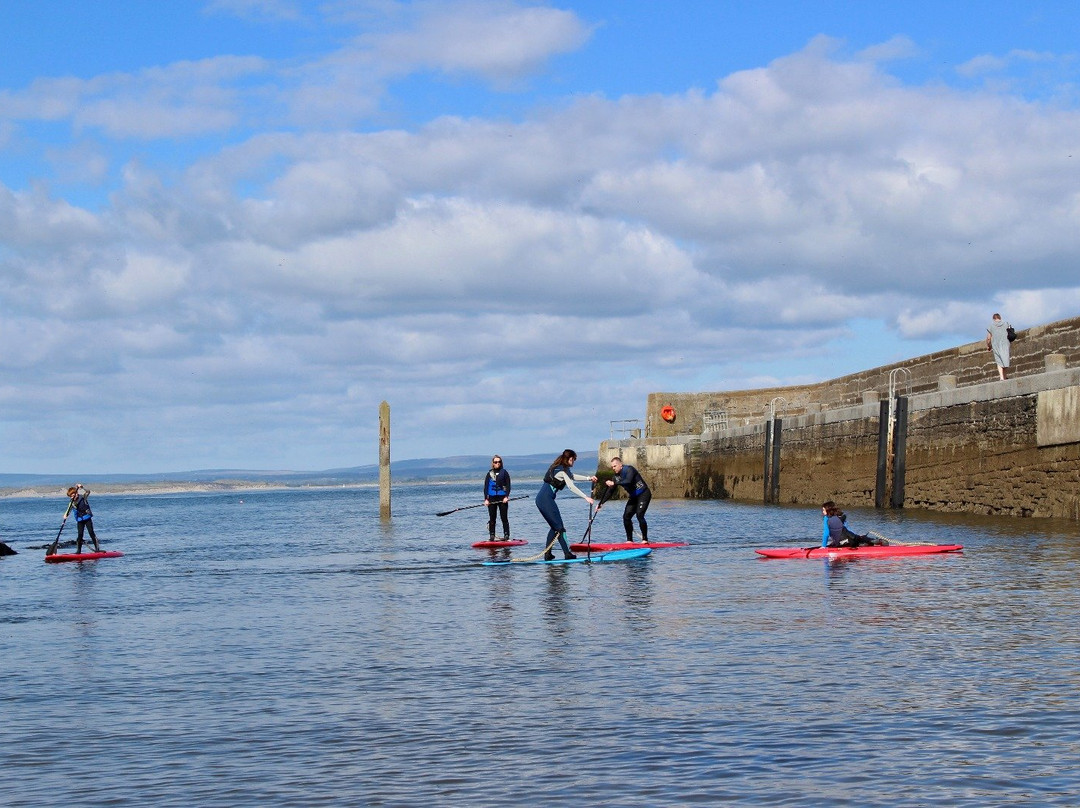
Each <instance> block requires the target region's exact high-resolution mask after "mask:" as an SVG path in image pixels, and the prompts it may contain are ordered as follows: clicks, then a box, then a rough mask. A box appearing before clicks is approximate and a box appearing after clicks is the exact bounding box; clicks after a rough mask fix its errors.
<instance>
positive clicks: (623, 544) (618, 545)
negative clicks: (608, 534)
mask: <svg viewBox="0 0 1080 808" xmlns="http://www.w3.org/2000/svg"><path fill="white" fill-rule="evenodd" d="M689 546H690V545H689V544H687V543H686V542H684V541H619V542H614V543H609V544H605V543H600V542H595V541H594V542H593V543H592V544H580V543H579V544H571V545H570V549H571V550H572V551H573V552H575V553H579V552H580V553H589V552H592V553H606V552H608V551H609V550H636V549H638V548H639V547H652V548H653V549H655V548H657V547H689Z"/></svg>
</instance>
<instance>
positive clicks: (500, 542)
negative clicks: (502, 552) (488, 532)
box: [473, 539, 528, 547]
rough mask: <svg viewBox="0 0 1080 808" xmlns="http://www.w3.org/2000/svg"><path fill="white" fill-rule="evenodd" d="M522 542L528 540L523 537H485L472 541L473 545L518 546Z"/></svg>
mask: <svg viewBox="0 0 1080 808" xmlns="http://www.w3.org/2000/svg"><path fill="white" fill-rule="evenodd" d="M523 544H528V542H527V541H525V539H494V540H492V539H485V540H484V541H478V542H473V547H520V546H521V545H523Z"/></svg>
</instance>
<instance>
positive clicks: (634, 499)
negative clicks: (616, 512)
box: [596, 457, 652, 544]
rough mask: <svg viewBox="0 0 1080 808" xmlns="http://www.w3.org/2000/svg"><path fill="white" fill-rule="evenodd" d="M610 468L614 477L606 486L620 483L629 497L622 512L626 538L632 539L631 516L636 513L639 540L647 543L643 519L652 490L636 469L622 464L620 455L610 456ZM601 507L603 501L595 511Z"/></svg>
mask: <svg viewBox="0 0 1080 808" xmlns="http://www.w3.org/2000/svg"><path fill="white" fill-rule="evenodd" d="M611 470H612V471H614V472H615V477H614V478H613V479H610V480H607V481H606V482H607V486H608V488H614V487H615V486H616V485H621V486H622V487H623V488H625V489H626V493H627V496H628V497H629V499H627V501H626V507H625V508H623V514H622V522H623V527H624V528H626V540H627V541H633V540H634V522H633V517H634V516H635V515H636V516H637V521H638V526H639V527H640V528H641V540H642V541H643V542H645V543H646V544H648V543H649V525H648V523H647V522H646V521H645V511H647V510H649V503H650V502H652V491H650V490H649V486H647V485H646V484H645V480H643V479H642V477H641V474H640V473H639V472H638V470H637V469H636V468H634V467H633V466H627V465H624V464H623V462H622V458H621V457H613V458H611ZM602 507H604V506H603V503H601V504H600V505H597V506H596V510H597V513H599V511H600V509H601V508H602Z"/></svg>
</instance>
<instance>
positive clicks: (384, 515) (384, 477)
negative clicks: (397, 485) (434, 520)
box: [379, 401, 390, 519]
mask: <svg viewBox="0 0 1080 808" xmlns="http://www.w3.org/2000/svg"><path fill="white" fill-rule="evenodd" d="M379 518H380V519H389V518H390V405H389V404H388V403H386V402H385V401H384V402H383V403H382V404H380V405H379Z"/></svg>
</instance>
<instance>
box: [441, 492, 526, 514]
mask: <svg viewBox="0 0 1080 808" xmlns="http://www.w3.org/2000/svg"><path fill="white" fill-rule="evenodd" d="M528 498H529V495H528V494H522V495H521V496H520V497H510V499H508V500H506V501H507V502H513V501H514V500H515V499H528ZM482 507H484V503H483V502H481V503H479V504H477V505H462V506H461V507H460V508H454V510H452V511H443V512H442V513H437V514H435V515H436V516H449V515H450V514H452V513H457V512H458V511H467V510H469V508H482Z"/></svg>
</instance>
